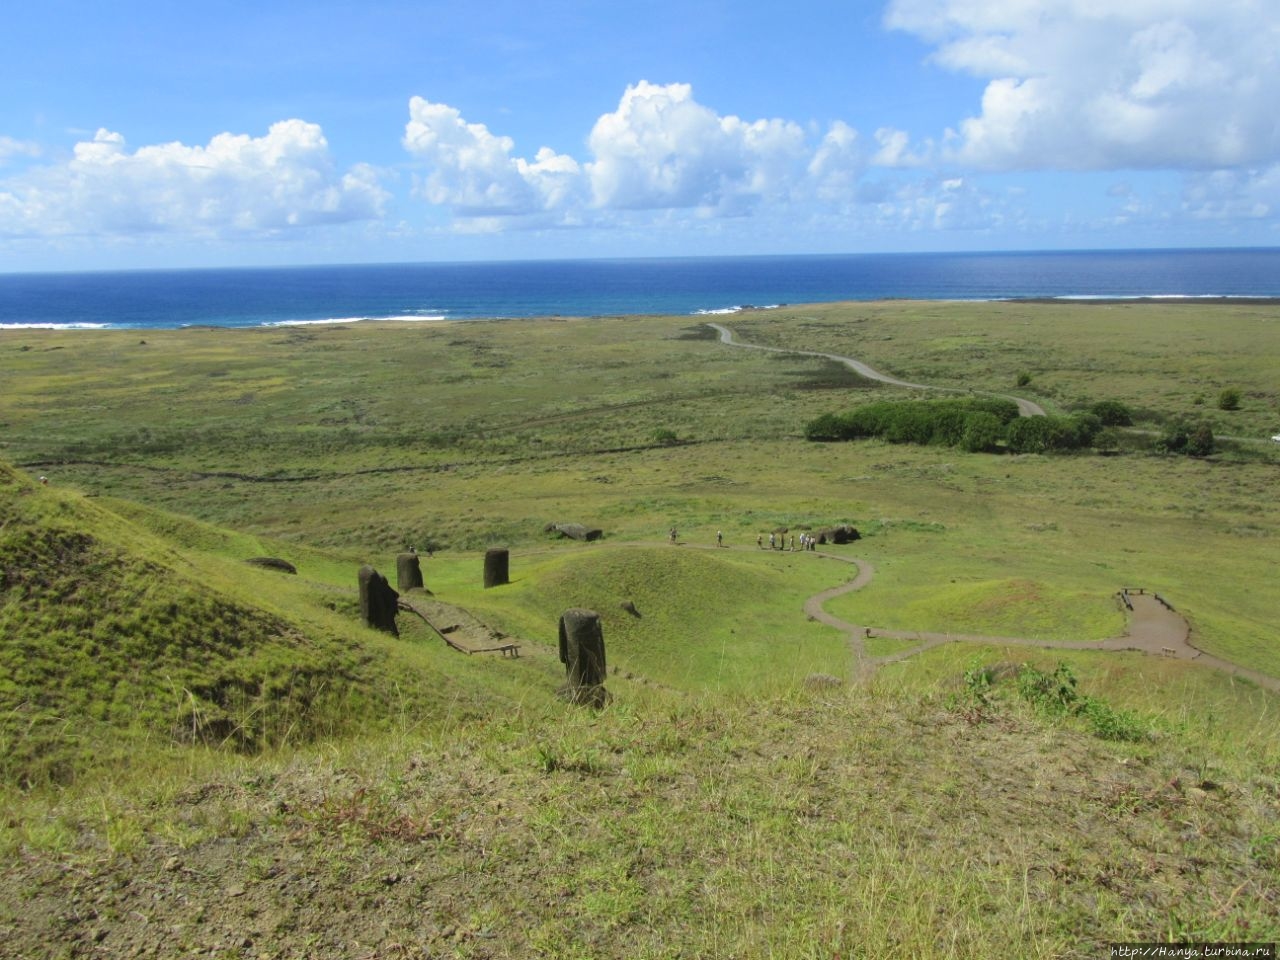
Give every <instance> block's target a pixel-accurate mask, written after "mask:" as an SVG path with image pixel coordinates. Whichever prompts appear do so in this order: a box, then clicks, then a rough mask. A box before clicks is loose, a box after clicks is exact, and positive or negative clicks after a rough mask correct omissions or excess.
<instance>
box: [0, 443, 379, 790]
mask: <svg viewBox="0 0 1280 960" xmlns="http://www.w3.org/2000/svg"><path fill="white" fill-rule="evenodd" d="M184 567H185V569H184ZM0 636H3V638H4V642H3V644H0V757H2V758H3V761H2V764H3V765H2V768H0V775H2V776H3V778H4V779H5V780H6V781H9V782H18V783H28V784H29V783H34V782H39V781H44V780H54V781H65V780H67V779H69V778H71V777H73V776H74V774H75V772H76V771H77V770H78V769H79V768H81V767H83V766H84V765H86V764H88V763H94V764H100V763H102V762H104V761H107V762H110V760H111V759H112V758H113V757H116V756H120V757H123V756H125V755H127V754H128V753H129V752H130V751H131V750H133V749H135V748H136V747H137V746H138V745H139V744H140V743H143V742H147V741H156V740H160V741H162V742H163V741H169V742H200V743H215V744H228V745H232V746H234V747H236V748H238V749H242V750H250V751H252V750H257V749H260V748H262V747H264V746H266V745H268V744H273V743H278V742H282V741H283V740H285V739H286V738H296V739H310V738H312V737H314V736H316V735H318V734H321V733H329V732H332V731H333V728H334V725H335V724H336V723H337V721H336V720H335V719H334V718H336V717H337V716H339V714H340V712H341V713H345V712H346V711H348V710H350V708H351V706H352V704H351V703H350V702H349V701H350V699H351V698H352V697H356V698H359V697H361V696H363V694H361V693H359V691H360V689H361V687H362V683H360V682H357V681H358V680H359V679H360V677H361V674H362V660H368V657H367V656H366V655H363V654H361V652H360V651H359V650H358V649H357V648H355V647H353V646H352V645H350V644H344V643H342V642H340V641H339V640H338V639H336V638H335V637H333V636H325V635H323V634H320V633H317V632H315V631H309V632H304V631H303V630H301V629H300V628H299V627H297V626H296V625H294V624H292V623H290V622H289V621H288V620H286V619H285V618H284V617H282V616H280V615H278V614H275V613H271V612H269V611H267V610H265V609H262V608H260V607H256V606H254V605H252V604H249V603H245V602H244V601H243V600H241V599H238V598H237V597H235V596H234V595H229V594H226V593H224V592H221V591H219V590H216V589H213V588H211V587H208V586H205V585H203V584H202V583H201V582H199V581H198V580H197V579H196V577H195V576H194V575H193V573H192V571H191V570H190V567H189V566H188V565H185V564H183V563H182V561H181V559H180V557H179V556H178V555H177V554H176V553H174V552H173V551H172V550H171V549H169V548H168V547H167V546H166V545H165V544H164V542H163V541H160V540H158V539H155V538H154V537H152V536H150V535H149V534H146V533H144V532H142V531H141V530H139V529H138V528H136V527H133V526H132V525H130V524H128V523H127V522H126V521H124V520H122V519H121V518H120V517H118V516H115V515H114V514H112V513H110V512H109V511H107V510H105V509H102V508H101V507H99V506H97V505H95V504H93V503H90V502H88V501H85V500H82V499H79V498H77V497H74V496H72V495H68V494H64V493H62V492H58V491H52V490H48V489H45V488H42V487H39V486H37V485H35V484H33V483H32V482H31V481H30V480H29V479H26V478H24V477H23V476H21V475H20V474H18V473H17V472H15V471H14V470H12V469H11V468H10V467H8V466H7V465H4V464H0ZM339 705H340V706H341V711H339V710H338V709H335V708H337V707H339Z"/></svg>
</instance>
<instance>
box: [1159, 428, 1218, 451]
mask: <svg viewBox="0 0 1280 960" xmlns="http://www.w3.org/2000/svg"><path fill="white" fill-rule="evenodd" d="M1155 448H1156V450H1158V451H1159V452H1161V453H1184V454H1186V455H1187V456H1189V457H1207V456H1209V454H1211V453H1213V451H1214V448H1215V441H1214V437H1213V429H1212V428H1211V427H1210V426H1209V425H1208V424H1207V423H1202V424H1199V425H1198V426H1195V427H1191V426H1188V425H1187V424H1186V423H1185V422H1181V421H1180V422H1178V423H1173V424H1170V425H1169V426H1168V427H1167V428H1166V429H1165V432H1164V433H1163V434H1162V435H1161V436H1160V437H1159V439H1157V440H1156V442H1155Z"/></svg>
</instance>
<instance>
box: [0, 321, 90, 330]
mask: <svg viewBox="0 0 1280 960" xmlns="http://www.w3.org/2000/svg"><path fill="white" fill-rule="evenodd" d="M115 327H116V324H111V323H53V322H52V321H50V322H41V323H0V330H110V329H114V328H115Z"/></svg>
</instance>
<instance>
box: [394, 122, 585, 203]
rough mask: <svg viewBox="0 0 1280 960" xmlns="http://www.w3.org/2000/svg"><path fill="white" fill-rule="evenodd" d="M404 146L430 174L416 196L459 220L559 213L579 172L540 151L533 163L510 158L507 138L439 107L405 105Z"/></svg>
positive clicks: (561, 159) (574, 187)
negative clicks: (556, 211) (407, 109)
mask: <svg viewBox="0 0 1280 960" xmlns="http://www.w3.org/2000/svg"><path fill="white" fill-rule="evenodd" d="M403 143H404V147H405V149H406V150H408V151H409V152H410V153H412V154H413V155H414V156H415V157H418V158H419V159H420V160H423V161H425V162H426V163H427V164H428V165H429V167H430V173H429V174H428V175H427V177H426V180H425V182H424V183H423V184H421V186H420V188H419V192H420V193H421V195H422V196H423V197H425V198H426V199H427V200H428V201H430V202H431V203H435V204H441V205H444V206H448V207H451V208H453V211H454V212H455V213H456V214H458V215H459V216H463V217H494V216H520V215H527V214H536V213H544V212H548V211H554V210H557V209H563V208H565V207H567V206H568V205H570V202H571V201H572V199H573V196H574V194H575V192H576V190H578V189H579V180H580V178H581V173H582V171H581V169H580V168H579V166H578V163H577V161H576V160H574V159H573V158H572V157H568V156H564V155H562V154H557V153H556V152H555V151H554V150H552V149H551V148H549V147H543V148H542V149H540V150H539V151H538V153H537V154H536V155H535V156H534V159H533V160H532V161H530V160H526V159H525V158H523V157H516V156H513V155H512V151H513V150H514V149H515V142H514V141H513V140H512V139H511V138H510V137H505V136H498V135H495V134H493V133H490V132H489V128H488V127H486V126H485V125H484V124H483V123H468V122H467V121H465V120H463V119H462V114H461V113H460V112H459V111H458V110H456V109H454V108H453V107H450V106H447V105H445V104H443V103H432V102H431V101H430V100H425V99H423V98H422V97H414V98H413V99H411V100H410V101H409V122H408V123H407V124H406V125H405V131H404V140H403Z"/></svg>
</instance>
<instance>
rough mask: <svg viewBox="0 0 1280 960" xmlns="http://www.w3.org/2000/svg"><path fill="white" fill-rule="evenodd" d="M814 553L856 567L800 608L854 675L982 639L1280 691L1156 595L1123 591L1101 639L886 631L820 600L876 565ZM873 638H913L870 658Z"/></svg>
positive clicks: (851, 585)
mask: <svg viewBox="0 0 1280 960" xmlns="http://www.w3.org/2000/svg"><path fill="white" fill-rule="evenodd" d="M818 556H821V557H826V558H828V559H831V560H840V561H842V562H844V563H850V564H852V565H853V566H855V567H857V568H858V573H857V575H856V576H855V577H854V578H853V579H852V580H849V581H847V582H845V583H842V584H840V585H839V586H835V587H831V588H829V589H827V590H823V591H822V592H820V593H815V594H814V595H813V596H812V597H810V598H809V599H808V600H806V601H805V604H804V612H805V613H806V614H808V615H809V616H810V617H812V618H813V619H814V620H817V621H818V622H819V623H825V624H826V625H827V626H829V627H834V628H835V629H836V630H839V631H841V632H842V633H844V635H845V637H846V639H847V641H848V644H849V650H850V652H851V653H852V654H853V660H854V666H855V669H856V672H857V674H858V676H859V678H868V677H870V676H871V675H872V674H874V673H875V671H876V668H877V667H880V666H882V665H883V664H886V663H892V662H894V661H897V660H906V659H907V658H908V657H914V656H915V655H916V654H918V653H923V652H924V651H926V650H930V649H932V648H934V647H937V646H940V645H941V644H944V643H981V644H988V645H995V646H1020V647H1039V648H1042V649H1047V650H1129V651H1136V652H1139V653H1146V654H1151V655H1152V656H1161V657H1169V658H1173V659H1178V660H1192V661H1195V662H1196V663H1198V664H1200V665H1202V666H1206V667H1213V668H1215V669H1217V670H1221V671H1223V672H1224V673H1229V674H1232V675H1233V676H1238V677H1245V678H1247V679H1249V680H1252V681H1253V682H1254V683H1256V684H1258V685H1259V686H1261V687H1266V688H1267V689H1269V690H1274V691H1276V692H1278V693H1280V679H1277V678H1276V677H1272V676H1269V675H1267V674H1265V673H1259V672H1258V671H1256V670H1249V669H1247V668H1245V667H1241V666H1238V665H1237V664H1234V663H1231V662H1230V661H1229V660H1223V659H1222V658H1221V657H1215V656H1213V655H1212V654H1208V653H1205V652H1204V651H1203V650H1201V649H1200V648H1198V647H1196V646H1195V645H1193V644H1192V643H1191V625H1190V624H1188V623H1187V620H1186V618H1185V617H1183V616H1182V615H1181V614H1179V613H1178V612H1177V611H1175V610H1174V609H1173V608H1172V607H1170V606H1168V605H1167V604H1164V603H1162V602H1161V601H1160V600H1159V599H1158V598H1157V597H1156V595H1155V594H1151V593H1147V592H1145V591H1144V592H1142V593H1133V592H1131V593H1128V598H1129V601H1130V603H1131V604H1132V611H1131V614H1130V618H1129V626H1128V629H1127V630H1126V631H1125V632H1124V633H1123V634H1121V635H1120V636H1118V637H1109V638H1107V639H1105V640H1091V641H1090V640H1085V641H1078V640H1033V639H1030V638H1027V637H994V636H981V635H978V634H968V633H931V632H928V631H917V630H885V629H882V628H879V627H868V626H865V625H861V624H854V623H849V622H848V621H847V620H842V619H840V618H839V617H836V616H833V615H832V614H830V613H827V611H826V610H825V609H824V604H826V603H827V601H829V600H833V599H835V598H836V597H840V596H844V595H845V594H846V593H852V592H853V591H855V590H861V589H862V588H863V587H865V586H866V585H867V584H869V583H870V582H871V580H872V578H873V577H874V576H875V568H874V567H872V566H871V564H870V563H868V562H867V561H866V560H856V559H852V558H850V557H840V556H836V555H835V554H831V553H825V552H824V553H819V554H818ZM872 637H888V638H890V639H893V640H907V641H910V640H914V641H917V642H916V645H915V646H913V647H908V648H907V649H905V650H899V651H897V652H896V653H889V654H884V655H882V656H878V657H873V656H871V655H870V654H868V652H867V643H866V642H867V640H868V639H870V638H872Z"/></svg>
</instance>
